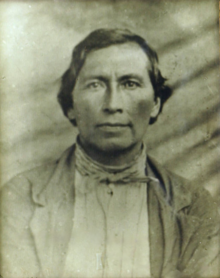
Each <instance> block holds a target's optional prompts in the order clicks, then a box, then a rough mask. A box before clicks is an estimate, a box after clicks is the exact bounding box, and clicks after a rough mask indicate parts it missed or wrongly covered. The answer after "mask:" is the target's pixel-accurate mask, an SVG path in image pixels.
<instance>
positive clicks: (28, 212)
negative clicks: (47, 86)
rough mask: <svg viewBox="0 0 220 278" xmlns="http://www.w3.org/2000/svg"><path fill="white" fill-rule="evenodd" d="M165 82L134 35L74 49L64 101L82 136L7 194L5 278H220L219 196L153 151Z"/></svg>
mask: <svg viewBox="0 0 220 278" xmlns="http://www.w3.org/2000/svg"><path fill="white" fill-rule="evenodd" d="M164 83H165V79H164V78H163V77H162V75H161V72H160V70H159V68H158V59H157V54H156V53H155V51H154V50H152V49H151V48H150V46H149V45H148V44H147V43H146V41H145V40H144V39H143V38H141V37H140V36H138V35H136V34H133V33H131V32H130V31H128V30H121V29H100V30H96V31H94V32H92V33H91V34H90V35H89V36H87V37H86V38H85V39H84V40H83V41H82V42H81V43H79V44H78V45H77V46H76V47H75V49H74V51H73V56H72V61H71V64H70V67H69V69H68V70H67V71H66V72H65V74H64V75H63V78H62V85H61V89H60V92H59V94H58V99H59V102H60V104H61V106H62V109H63V111H64V114H65V115H66V116H67V117H68V118H69V120H70V121H71V122H72V123H73V125H74V126H77V128H78V130H79V136H78V138H77V142H76V144H75V145H73V146H72V147H70V148H69V149H68V150H67V151H66V152H65V153H64V154H63V155H62V156H61V158H60V159H59V160H58V161H57V162H54V163H51V164H50V165H46V166H43V167H39V168H37V169H34V170H31V171H29V172H26V173H23V174H21V175H19V176H17V177H16V178H14V179H12V181H10V182H9V184H8V185H6V186H5V187H4V188H3V191H2V203H3V204H2V237H1V240H2V269H1V273H2V275H3V277H123V278H125V277H135V278H137V277H217V276H218V269H217V268H218V261H217V258H218V251H219V249H218V243H219V242H218V231H219V227H218V220H217V219H218V217H217V209H216V207H215V204H214V203H213V201H212V199H211V197H210V196H209V194H208V192H206V191H205V190H204V189H202V188H196V187H195V186H194V185H191V184H189V183H188V182H187V181H186V180H184V179H182V178H180V177H178V176H176V175H174V174H172V173H170V172H168V171H167V170H165V169H164V168H163V167H161V166H160V165H159V164H158V163H157V162H156V161H155V160H154V159H152V158H150V157H149V156H148V155H146V152H147V151H146V146H145V144H144V142H143V138H144V136H145V134H146V133H147V128H148V125H149V123H150V124H152V123H154V122H155V121H156V119H157V116H158V114H159V113H160V112H161V110H162V107H163V104H164V102H165V101H166V100H167V99H168V98H169V96H170V94H171V91H170V89H169V88H168V87H167V86H165V85H164Z"/></svg>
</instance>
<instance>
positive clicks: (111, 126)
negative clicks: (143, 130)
mask: <svg viewBox="0 0 220 278" xmlns="http://www.w3.org/2000/svg"><path fill="white" fill-rule="evenodd" d="M130 126H131V125H130V124H124V123H102V124H98V125H97V127H98V128H99V129H100V130H102V131H105V132H120V131H123V130H125V129H127V128H129V127H130Z"/></svg>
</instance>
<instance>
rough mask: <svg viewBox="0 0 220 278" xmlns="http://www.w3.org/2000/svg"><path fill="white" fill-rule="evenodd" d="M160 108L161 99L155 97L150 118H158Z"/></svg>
mask: <svg viewBox="0 0 220 278" xmlns="http://www.w3.org/2000/svg"><path fill="white" fill-rule="evenodd" d="M160 106H161V99H160V98H159V97H157V98H156V100H155V101H154V106H153V108H152V111H151V114H150V116H151V117H152V118H156V117H157V116H158V114H159V112H160Z"/></svg>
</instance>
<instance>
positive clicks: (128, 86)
mask: <svg viewBox="0 0 220 278" xmlns="http://www.w3.org/2000/svg"><path fill="white" fill-rule="evenodd" d="M123 86H124V88H125V89H128V90H134V89H136V88H138V87H140V84H139V83H138V82H136V81H133V80H127V81H125V82H124V83H123Z"/></svg>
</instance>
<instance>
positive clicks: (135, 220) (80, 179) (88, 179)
mask: <svg viewBox="0 0 220 278" xmlns="http://www.w3.org/2000/svg"><path fill="white" fill-rule="evenodd" d="M144 168H145V167H144V166H143V175H144ZM146 187H147V185H146V183H131V184H117V183H115V184H114V183H110V184H106V183H103V182H99V181H97V180H96V179H95V178H93V177H92V176H83V175H82V174H80V172H79V171H78V170H76V173H75V203H74V204H73V205H74V219H73V221H74V224H73V230H72V236H71V240H70V242H69V250H68V253H67V257H66V264H65V271H64V277H74V278H75V277H82V278H86V277H95V278H99V277H103V278H104V277H105V278H107V277H108V278H114V277H115V278H116V277H117V278H119V277H121V278H127V277H135V278H138V277H142V278H143V277H150V260H149V257H150V256H149V235H148V213H147V188H146Z"/></svg>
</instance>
